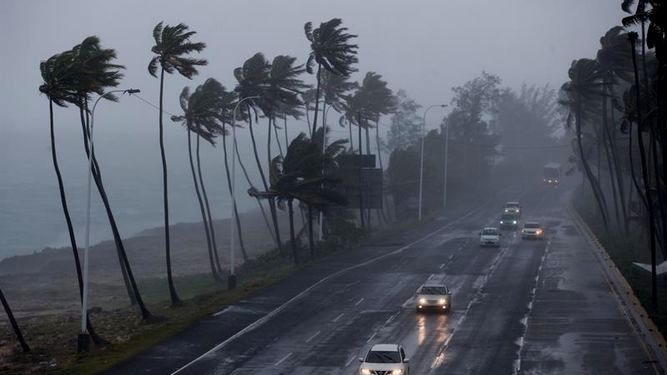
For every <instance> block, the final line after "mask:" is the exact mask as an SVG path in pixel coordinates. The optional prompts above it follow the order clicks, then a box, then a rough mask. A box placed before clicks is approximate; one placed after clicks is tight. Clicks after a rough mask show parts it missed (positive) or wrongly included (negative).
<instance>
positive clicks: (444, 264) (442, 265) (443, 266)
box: [438, 263, 447, 269]
mask: <svg viewBox="0 0 667 375" xmlns="http://www.w3.org/2000/svg"><path fill="white" fill-rule="evenodd" d="M446 265H447V263H443V264H441V265H440V267H438V268H440V269H443V268H445V266H446Z"/></svg>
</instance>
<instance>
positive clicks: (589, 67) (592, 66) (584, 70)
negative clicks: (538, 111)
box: [560, 59, 608, 229]
mask: <svg viewBox="0 0 667 375" xmlns="http://www.w3.org/2000/svg"><path fill="white" fill-rule="evenodd" d="M568 76H569V77H570V81H569V82H566V83H565V84H563V86H562V87H561V93H562V94H563V96H564V98H563V99H562V100H561V101H560V103H561V104H562V105H564V106H566V107H567V108H569V109H570V111H571V113H573V114H574V119H575V131H576V138H577V145H578V149H579V157H580V161H581V164H582V166H583V168H584V172H585V175H586V177H587V178H588V181H589V183H590V185H591V189H592V190H593V196H594V197H595V200H596V202H597V204H598V208H599V210H600V215H601V217H602V222H603V223H604V227H605V229H608V219H607V212H608V209H607V202H606V199H605V197H604V192H603V191H602V189H601V188H600V182H599V181H598V180H597V179H596V178H595V175H594V174H593V172H592V170H591V167H590V165H589V163H588V160H587V159H586V156H585V154H584V146H583V142H582V134H583V131H582V126H583V124H584V122H585V120H586V119H587V118H588V117H589V116H590V114H589V111H590V112H593V116H595V115H597V114H598V113H599V111H597V107H596V106H597V104H599V99H598V98H599V97H600V96H601V95H602V86H603V83H602V73H601V72H600V70H599V66H598V62H597V61H595V60H590V59H580V60H575V61H573V62H572V65H571V67H570V69H569V71H568ZM591 107H595V109H592V110H591V109H590V108H591ZM568 122H569V121H568Z"/></svg>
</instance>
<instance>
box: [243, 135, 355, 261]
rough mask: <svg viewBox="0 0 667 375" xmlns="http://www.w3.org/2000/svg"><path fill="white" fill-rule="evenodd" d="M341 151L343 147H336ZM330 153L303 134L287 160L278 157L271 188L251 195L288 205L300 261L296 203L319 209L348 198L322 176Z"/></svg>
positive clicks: (295, 253) (294, 142)
mask: <svg viewBox="0 0 667 375" xmlns="http://www.w3.org/2000/svg"><path fill="white" fill-rule="evenodd" d="M336 147H338V148H340V146H336ZM331 162H333V161H332V160H330V159H329V158H328V156H327V154H323V153H322V151H321V146H320V145H319V144H317V143H316V142H312V141H311V140H310V139H308V137H306V135H305V134H304V133H301V134H299V135H298V136H297V137H296V138H295V139H294V140H292V142H291V143H290V145H289V146H288V148H287V152H286V153H285V157H284V158H282V157H280V156H276V157H275V158H274V159H273V160H272V165H271V187H270V188H269V189H268V190H266V191H264V192H259V191H257V190H256V189H252V188H251V189H250V190H249V191H248V192H249V194H250V195H252V196H256V197H261V198H276V199H278V200H279V201H280V202H286V203H287V207H288V212H289V221H290V243H291V248H292V256H293V258H294V261H295V262H296V263H298V262H299V256H298V251H297V247H296V236H295V232H294V206H293V202H294V200H298V201H300V202H303V203H305V204H306V205H308V206H309V207H319V208H323V207H324V206H327V205H330V204H337V205H344V204H345V199H344V197H342V196H341V195H340V194H338V193H337V192H335V191H334V190H333V189H332V187H333V186H334V185H335V183H336V182H337V181H336V180H335V179H332V178H330V177H328V176H326V175H322V172H321V167H322V165H329V164H330V163H331ZM309 226H310V228H311V229H310V231H309V232H310V234H309V244H310V251H311V255H312V254H313V253H314V240H313V236H312V223H311V224H310V225H309Z"/></svg>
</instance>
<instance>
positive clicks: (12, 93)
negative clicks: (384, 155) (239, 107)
mask: <svg viewBox="0 0 667 375" xmlns="http://www.w3.org/2000/svg"><path fill="white" fill-rule="evenodd" d="M620 2H621V1H620V0H618V1H614V0H504V1H498V0H465V1H451V0H430V1H429V0H411V1H388V0H363V1H361V0H355V1H350V0H338V1H316V0H281V1H275V0H263V1H260V0H246V1H213V0H210V1H201V0H200V1H178V2H176V1H164V0H161V1H155V0H151V1H147V0H142V1H134V0H125V1H123V0H115V1H94V0H85V1H83V0H82V1H74V0H58V1H47V0H3V1H2V2H0V35H2V39H0V43H1V44H0V48H2V51H3V53H2V58H1V59H2V60H0V64H1V69H0V74H2V76H1V77H0V82H1V87H2V88H3V90H1V91H0V100H1V102H2V113H1V121H2V128H7V127H18V128H25V127H29V128H31V127H38V128H41V123H43V122H44V121H46V120H47V112H46V100H45V98H43V97H41V98H40V96H39V94H38V92H37V87H38V85H39V83H40V76H39V70H38V65H39V62H40V60H43V59H45V58H48V57H49V56H51V55H52V54H54V53H57V52H60V51H63V50H65V49H68V48H71V47H72V46H73V45H74V44H76V43H79V42H80V41H81V40H82V39H83V38H85V37H86V36H88V35H93V34H94V35H98V36H99V37H100V38H101V40H102V43H103V46H105V47H111V48H115V49H116V50H117V51H118V61H119V63H122V64H124V65H125V66H126V67H127V71H126V77H125V79H124V80H123V83H122V86H123V87H130V86H131V87H138V88H140V89H141V90H142V91H143V93H144V96H145V97H147V98H150V99H152V100H155V101H156V100H157V88H158V82H157V80H155V79H153V78H151V77H150V76H149V75H148V73H147V71H146V64H147V62H148V60H149V59H150V57H151V52H150V47H151V46H152V44H153V40H152V37H151V31H152V28H153V26H154V25H155V24H156V23H157V22H159V21H161V20H164V21H165V22H167V23H170V24H175V23H178V22H184V23H186V24H188V25H189V26H190V27H191V28H192V29H193V30H195V31H197V32H198V35H197V36H196V38H195V39H196V40H201V41H204V42H206V43H207V45H208V47H207V48H206V50H205V51H204V52H203V53H202V57H204V58H206V59H208V61H209V65H208V66H207V67H205V68H203V69H201V74H200V76H199V77H196V78H195V80H194V81H193V82H188V80H186V79H184V78H182V77H176V76H173V77H169V78H168V79H167V92H166V98H167V106H166V109H167V110H172V111H176V110H177V108H178V107H177V100H176V99H177V96H178V93H179V92H180V90H181V88H182V87H183V86H184V85H186V84H190V85H194V84H197V83H200V82H202V81H203V79H205V78H207V77H215V78H217V79H219V80H221V81H222V82H223V84H225V85H226V86H233V85H234V82H233V78H232V75H231V72H232V70H233V69H234V68H235V67H237V66H239V65H240V64H241V63H242V62H243V61H244V60H245V59H247V58H248V57H250V56H251V55H252V54H254V53H255V52H258V51H261V52H264V53H265V54H266V55H267V57H269V58H272V57H273V56H275V55H277V54H289V55H293V56H296V57H298V58H299V60H300V61H304V60H305V58H306V56H307V52H308V44H307V42H306V40H305V38H304V36H303V24H304V23H305V22H306V21H313V22H314V23H315V24H318V23H319V22H321V21H325V20H328V19H330V18H332V17H340V18H342V19H343V21H344V25H345V26H347V27H348V28H349V29H350V31H351V32H352V33H355V34H358V35H359V38H358V41H357V42H358V44H359V65H358V68H359V74H357V78H358V77H359V76H361V74H363V73H365V72H367V71H376V72H378V73H380V74H382V75H383V76H384V77H385V78H386V79H387V81H388V82H389V84H390V86H391V87H392V88H394V89H398V88H403V89H406V90H407V91H408V93H409V94H410V95H411V96H412V97H414V98H415V99H416V100H417V101H418V102H420V103H422V104H424V105H427V104H431V103H439V102H443V101H444V102H448V101H449V99H450V98H451V94H450V93H451V90H450V88H451V87H452V86H454V85H459V84H461V83H463V82H465V81H466V80H468V79H470V78H472V77H474V76H475V75H477V74H479V73H480V72H481V71H482V70H486V71H489V72H492V73H495V74H498V75H499V76H500V77H501V78H502V79H503V82H504V84H506V85H509V86H512V87H518V86H520V85H521V83H523V82H527V83H536V84H545V83H550V84H552V85H554V87H558V86H559V85H560V84H561V83H562V82H563V81H564V80H565V79H566V73H567V68H568V66H569V63H570V62H571V60H572V59H575V58H579V57H584V56H592V55H593V54H594V52H595V50H596V48H597V45H598V39H599V37H600V36H601V35H602V34H603V33H604V31H606V30H607V29H608V28H609V27H611V26H613V25H616V24H618V23H619V22H620V19H621V17H622V15H623V14H622V12H621V10H620ZM307 78H308V79H311V80H312V77H307ZM135 104H136V103H135ZM117 106H118V108H120V107H121V106H122V108H123V112H124V114H118V113H115V114H113V116H119V118H121V119H123V120H124V121H121V122H122V123H124V124H125V125H118V126H131V127H133V128H134V127H137V126H138V125H137V124H136V123H137V122H143V121H142V120H141V119H142V118H143V115H142V113H141V112H149V111H148V110H147V109H146V108H145V106H142V105H130V104H127V103H122V104H118V105H117ZM106 110H109V111H110V110H111V109H110V106H109V105H107V106H106ZM107 115H109V116H112V114H111V113H108V114H107ZM151 115H153V117H154V115H155V114H154V113H152V114H151ZM141 128H145V130H147V131H153V130H154V129H153V128H152V127H150V125H148V124H143V125H141ZM133 130H137V129H136V128H135V129H133Z"/></svg>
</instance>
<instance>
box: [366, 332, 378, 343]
mask: <svg viewBox="0 0 667 375" xmlns="http://www.w3.org/2000/svg"><path fill="white" fill-rule="evenodd" d="M375 335H377V333H376V332H373V335H372V336H371V337H369V338H368V340H366V343H369V342H371V340H373V339H374V338H375Z"/></svg>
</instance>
